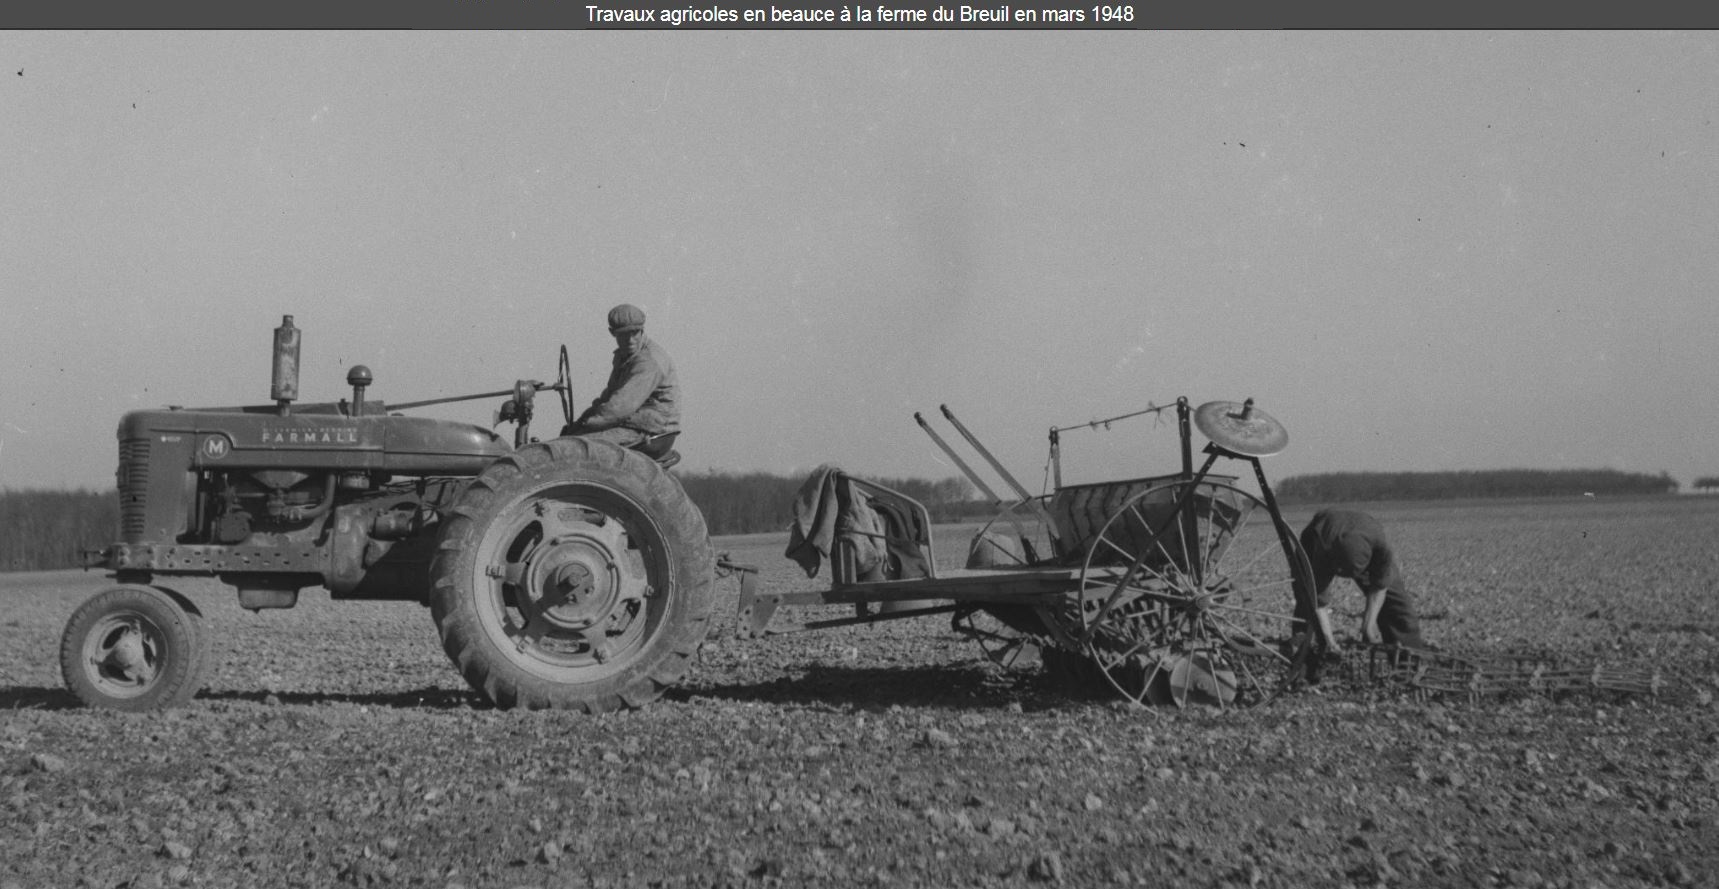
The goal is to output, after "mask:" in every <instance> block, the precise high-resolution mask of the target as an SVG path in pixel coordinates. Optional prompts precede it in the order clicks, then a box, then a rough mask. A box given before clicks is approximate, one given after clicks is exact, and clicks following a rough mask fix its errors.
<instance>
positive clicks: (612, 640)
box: [430, 438, 716, 712]
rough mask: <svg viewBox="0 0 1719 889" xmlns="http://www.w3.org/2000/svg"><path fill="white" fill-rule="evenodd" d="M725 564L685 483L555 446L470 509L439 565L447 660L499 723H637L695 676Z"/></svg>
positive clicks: (613, 451) (643, 464) (450, 520)
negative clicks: (546, 716) (636, 717)
mask: <svg viewBox="0 0 1719 889" xmlns="http://www.w3.org/2000/svg"><path fill="white" fill-rule="evenodd" d="M715 568H716V557H715V554H714V552H713V551H712V549H711V546H710V537H709V534H708V532H707V531H706V528H705V524H704V516H703V515H702V514H701V513H700V512H699V511H698V507H697V506H695V505H693V503H692V501H691V500H690V499H689V498H688V497H687V496H686V492H685V491H684V490H683V489H682V488H681V486H680V482H678V481H676V480H675V479H674V477H673V476H671V475H669V474H668V473H667V472H665V471H663V470H662V468H661V467H659V466H657V464H656V463H655V462H653V461H652V460H650V459H649V458H647V457H645V456H644V455H642V454H639V453H637V452H635V451H629V450H626V449H623V448H620V447H617V446H614V445H611V444H607V443H605V442H592V441H586V440H583V439H579V438H558V439H554V440H552V441H547V442H537V443H533V444H530V445H526V446H525V447H523V448H521V449H519V450H518V451H516V452H515V453H513V454H510V455H508V456H506V457H503V458H501V459H500V460H497V461H496V462H495V463H493V464H491V465H490V466H489V467H488V468H486V469H485V470H484V471H483V472H482V473H481V474H480V475H478V477H477V478H476V479H474V480H473V481H472V483H471V484H470V485H469V486H468V487H467V488H466V490H465V491H464V493H462V494H461V495H460V498H459V501H458V503H457V504H456V505H455V506H454V508H453V509H452V510H451V512H450V514H449V515H448V517H447V518H446V520H445V521H444V522H443V527H442V532H441V539H440V542H439V543H438V545H437V549H436V555H435V558H434V559H433V560H432V562H431V565H430V581H431V588H430V613H431V616H432V617H433V618H434V619H435V622H436V627H437V629H438V630H439V631H440V633H441V636H442V647H443V648H445V649H446V650H447V653H448V657H449V658H450V659H451V660H452V661H453V662H454V665H455V666H456V667H458V668H459V671H460V673H461V675H463V676H464V677H465V679H466V681H467V682H469V683H470V684H471V686H472V688H474V689H476V690H477V691H478V692H480V693H482V694H483V695H484V697H486V698H488V699H489V700H490V701H491V702H492V703H494V704H495V705H496V706H497V707H501V708H510V707H525V708H528V709H541V708H557V709H561V708H565V709H579V710H585V711H587V712H602V711H608V710H615V709H618V708H620V707H623V706H626V707H640V706H643V705H645V704H647V703H649V702H650V701H652V700H654V699H656V697H657V696H658V695H660V694H662V692H663V690H664V689H665V688H667V687H669V686H671V685H673V684H674V683H676V682H678V681H679V680H680V678H681V677H682V676H683V675H684V674H685V673H686V670H687V667H688V666H689V664H690V662H691V660H692V658H693V656H694V655H695V654H696V653H697V651H698V646H699V644H700V643H701V642H703V640H704V635H705V631H706V630H707V628H708V627H709V624H710V614H711V610H712V608H713V607H714V586H715Z"/></svg>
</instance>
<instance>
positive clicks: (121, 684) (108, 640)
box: [60, 584, 208, 713]
mask: <svg viewBox="0 0 1719 889" xmlns="http://www.w3.org/2000/svg"><path fill="white" fill-rule="evenodd" d="M207 660H208V658H207V656H206V652H205V650H204V644H203V633H202V628H201V627H200V626H199V623H198V615H197V612H196V611H195V610H194V609H193V608H191V607H190V606H189V603H187V602H186V601H184V600H182V599H180V598H179V597H178V596H177V595H175V594H172V593H170V592H168V591H166V590H163V589H159V588H156V587H150V586H141V585H134V584H128V585H125V586H118V587H114V588H113V589H110V590H105V591H103V592H100V593H97V594H96V595H94V596H92V597H90V598H89V599H88V600H87V601H85V602H84V603H83V604H82V605H80V606H78V609H77V610H76V611H74V612H72V616H71V619H70V620H68V621H66V629H65V632H64V633H62V634H61V636H60V674H61V675H62V676H63V677H64V678H65V681H66V687H67V688H68V689H70V690H71V692H72V694H74V695H76V696H77V697H78V700H80V701H83V702H84V703H85V704H87V705H89V706H91V707H102V708H106V709H109V710H124V711H127V712H132V713H141V712H146V711H150V710H162V709H166V708H169V707H177V706H180V705H182V704H184V703H186V702H187V701H190V700H191V699H192V698H193V697H195V696H196V694H197V692H198V691H199V690H201V689H202V687H203V673H204V665H205V664H206V663H207Z"/></svg>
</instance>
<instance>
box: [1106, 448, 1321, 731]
mask: <svg viewBox="0 0 1719 889" xmlns="http://www.w3.org/2000/svg"><path fill="white" fill-rule="evenodd" d="M1305 571H1306V569H1305V565H1304V562H1303V560H1302V559H1301V558H1300V554H1299V552H1298V551H1297V550H1295V549H1294V541H1293V540H1292V539H1288V538H1286V537H1285V536H1283V535H1280V534H1279V533H1278V529H1277V527H1276V526H1275V525H1274V523H1273V521H1272V518H1271V515H1270V511H1269V510H1268V509H1267V508H1266V507H1265V504H1264V503H1263V502H1262V501H1260V500H1259V499H1258V498H1256V497H1254V496H1253V495H1252V494H1249V493H1247V492H1245V491H1242V490H1240V489H1238V488H1235V487H1233V486H1230V485H1227V484H1221V483H1217V482H1200V483H1199V484H1195V483H1193V482H1191V481H1180V482H1174V483H1171V484H1168V485H1164V486H1161V487H1158V488H1154V489H1151V490H1148V491H1146V492H1144V493H1141V494H1138V495H1136V496H1135V497H1134V498H1133V499H1132V500H1130V501H1129V502H1128V503H1127V504H1125V505H1124V506H1123V507H1122V508H1121V509H1119V510H1117V511H1116V513H1115V514H1114V515H1113V516H1112V517H1111V519H1110V521H1108V522H1107V523H1106V524H1105V526H1104V528H1103V529H1102V530H1101V531H1100V533H1099V534H1098V535H1097V536H1096V537H1095V538H1094V541H1093V543H1092V545H1091V546H1089V548H1088V552H1087V557H1086V562H1085V564H1083V566H1082V568H1081V583H1080V591H1079V593H1078V595H1079V597H1080V606H1079V613H1080V616H1081V619H1082V624H1081V631H1082V635H1081V642H1082V644H1083V646H1084V647H1085V650H1086V652H1087V655H1088V657H1090V658H1091V660H1092V661H1093V662H1094V664H1095V665H1097V666H1098V668H1099V670H1100V672H1102V673H1103V674H1104V676H1105V678H1106V679H1107V680H1108V681H1109V684H1110V685H1111V686H1112V687H1113V688H1114V689H1115V690H1116V691H1117V692H1119V693H1121V694H1122V695H1123V696H1124V697H1125V698H1127V699H1128V700H1130V701H1133V702H1135V703H1140V704H1165V703H1173V704H1175V705H1177V706H1185V705H1187V704H1192V703H1199V704H1207V705H1212V706H1218V707H1249V706H1254V705H1257V704H1260V703H1263V702H1265V701H1266V700H1269V699H1270V698H1271V697H1273V696H1274V695H1275V694H1277V692H1278V691H1279V690H1281V688H1282V687H1283V686H1284V685H1285V683H1286V682H1287V681H1289V680H1290V679H1291V678H1292V674H1293V671H1294V670H1295V669H1296V667H1297V666H1298V663H1297V658H1296V650H1297V646H1298V645H1299V644H1301V643H1300V642H1299V641H1298V640H1299V639H1304V638H1305V637H1306V635H1307V634H1306V632H1305V631H1304V630H1305V628H1303V627H1302V626H1301V625H1300V621H1299V619H1298V618H1297V614H1298V609H1297V596H1298V595H1305V591H1306V590H1308V589H1309V588H1310V581H1309V579H1308V578H1306V577H1305V576H1303V575H1304V574H1305Z"/></svg>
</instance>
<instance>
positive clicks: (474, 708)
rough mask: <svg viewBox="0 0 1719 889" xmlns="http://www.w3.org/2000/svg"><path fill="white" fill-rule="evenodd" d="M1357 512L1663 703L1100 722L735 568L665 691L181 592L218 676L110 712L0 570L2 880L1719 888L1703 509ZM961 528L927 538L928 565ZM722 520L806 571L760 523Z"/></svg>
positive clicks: (1535, 646)
mask: <svg viewBox="0 0 1719 889" xmlns="http://www.w3.org/2000/svg"><path fill="white" fill-rule="evenodd" d="M1371 509H1372V511H1373V512H1374V513H1375V514H1377V515H1378V516H1379V517H1380V518H1381V519H1382V520H1383V521H1384V522H1385V524H1386V527H1387V529H1389V530H1390V532H1391V534H1392V536H1393V538H1394V540H1395V542H1396V544H1397V547H1398V549H1399V550H1400V552H1401V553H1402V556H1403V559H1404V562H1405V565H1404V567H1405V569H1406V571H1407V574H1408V577H1409V580H1410V584H1411V586H1412V587H1413V588H1414V590H1415V591H1416V593H1417V595H1418V596H1419V600H1420V608H1421V611H1422V612H1423V615H1424V616H1425V621H1424V627H1425V630H1426V635H1427V636H1428V638H1429V639H1430V640H1431V641H1433V642H1435V643H1437V644H1439V645H1441V646H1443V647H1444V648H1445V649H1446V650H1447V651H1451V652H1455V653H1464V654H1474V655H1484V654H1501V653H1508V652H1514V651H1534V652H1550V653H1555V654H1558V655H1560V656H1563V657H1565V658H1567V659H1569V660H1571V661H1573V662H1576V663H1581V664H1589V665H1591V664H1596V663H1598V664H1603V665H1607V666H1610V667H1615V668H1625V669H1658V670H1659V671H1661V673H1662V675H1663V676H1664V677H1665V679H1666V680H1667V683H1668V684H1667V686H1666V688H1665V690H1664V691H1663V692H1662V693H1661V694H1660V695H1659V696H1658V697H1649V696H1625V695H1618V694H1614V693H1608V692H1584V693H1574V694H1565V695H1562V696H1559V697H1556V698H1548V697H1545V696H1540V695H1534V694H1529V693H1518V694H1511V695H1502V696H1490V697H1486V698H1483V699H1480V700H1468V699H1466V698H1462V697H1448V698H1432V699H1422V698H1417V697H1415V696H1413V695H1409V694H1405V693H1402V692H1399V691H1390V690H1385V689H1381V688H1378V687H1376V686H1373V685H1370V684H1369V683H1366V682H1362V681H1359V680H1345V681H1332V682H1329V683H1326V684H1325V685H1324V686H1322V687H1320V688H1319V689H1317V690H1314V691H1308V692H1303V693H1300V694H1297V695H1295V696H1293V697H1290V698H1284V699H1279V700H1277V701H1274V702H1272V703H1270V704H1268V705H1267V706H1265V707H1262V708H1260V709H1257V710H1252V711H1246V712H1215V711H1210V710H1194V709H1190V710H1187V711H1180V712H1167V713H1158V712H1155V711H1147V710H1129V709H1125V708H1122V707H1119V706H1115V705H1114V704H1112V703H1111V702H1110V701H1109V700H1108V699H1107V698H1106V697H1104V696H1101V695H1089V694H1082V693H1081V691H1080V690H1079V689H1070V688H1065V687H1062V686H1059V685H1058V684H1056V683H1055V682H1053V681H1051V680H1050V679H1047V678H1044V677H1042V676H1038V675H1035V674H1030V673H1029V674H1027V675H1024V676H1017V675H1006V674H1003V673H1000V672H999V671H997V670H996V669H995V668H993V667H991V666H990V665H989V664H987V663H986V662H984V661H983V660H981V659H980V658H979V657H978V655H979V650H978V648H977V647H976V646H974V645H973V644H972V643H970V642H968V641H965V640H963V639H961V638H959V637H957V636H955V635H954V634H953V633H951V632H950V629H949V626H948V623H947V621H946V620H940V619H935V618H927V619H916V620H910V621H902V622H897V623H892V624H882V625H876V626H868V627H857V628H844V629H835V630H828V631H822V632H817V633H807V634H799V635H791V636H781V637H774V638H770V639H763V640H751V639H742V638H739V637H738V636H737V634H736V633H735V631H734V620H733V613H734V607H733V606H734V597H735V595H736V591H737V587H736V584H735V582H734V581H733V580H731V579H730V580H724V581H721V582H720V584H721V589H720V591H721V594H722V596H723V600H722V601H723V604H722V605H721V606H720V608H719V619H718V621H717V622H716V625H715V627H714V629H713V632H712V634H711V637H710V639H709V641H708V643H707V644H706V646H705V648H704V650H703V652H702V654H701V656H700V659H699V662H698V663H697V664H696V665H695V667H694V669H693V672H692V674H691V675H690V676H689V677H688V680H687V681H686V683H685V684H684V685H683V686H682V687H681V688H679V689H677V690H675V691H674V692H673V693H671V694H670V695H668V696H667V697H666V698H665V699H663V700H661V701H658V702H657V703H655V704H653V705H651V706H649V707H646V708H644V709H642V710H638V711H632V712H625V713H618V714H610V715H606V716H596V717H591V716H578V715H572V714H564V713H542V712H535V713H533V712H500V711H496V710H493V709H490V708H487V707H485V706H482V705H481V704H480V702H479V701H478V700H477V699H476V698H475V697H474V696H473V695H472V694H470V693H469V692H468V691H467V690H466V688H465V687H464V685H463V683H462V682H461V680H460V678H459V676H458V675H457V674H456V673H455V672H454V670H453V668H452V667H451V666H450V665H449V664H448V663H447V661H446V659H445V657H444V656H443V654H442V652H441V649H440V647H439V644H438V643H437V640H436V635H435V631H434V629H433V627H432V626H431V624H430V619H429V615H428V612H427V611H426V610H425V609H423V608H421V607H419V606H416V605H412V604H393V603H333V602H330V601H329V600H328V598H327V596H326V594H325V593H322V592H321V591H317V590H309V591H306V593H305V595H304V596H303V597H302V599H301V602H300V605H299V607H297V608H296V609H292V610H287V611H265V612H262V613H258V614H252V613H250V612H246V611H243V610H241V609H240V608H238V607H237V604H236V603H235V602H234V600H233V597H232V596H231V594H229V593H223V592H221V591H219V590H214V589H210V588H201V587H193V586H187V587H183V588H181V591H182V592H185V593H187V594H188V595H190V596H191V597H192V598H193V599H195V600H196V601H197V602H198V603H199V605H200V606H201V607H202V608H203V609H204V611H205V613H206V615H207V620H206V624H205V625H206V627H207V630H208V632H207V635H208V637H209V638H211V639H212V640H213V641H214V646H215V652H214V656H215V657H216V658H217V663H216V666H215V667H214V669H213V670H212V671H211V674H210V681H209V683H208V686H207V688H206V689H205V690H204V691H203V693H202V694H201V695H200V696H199V697H198V698H197V699H196V700H195V701H194V702H193V703H192V704H191V705H190V706H189V707H186V708H183V709H180V710H176V711H170V712H166V713H161V714H153V715H144V716H126V715H119V714H114V713H107V712H93V711H89V710H85V709H81V708H79V707H78V706H77V705H76V703H75V701H74V700H73V699H72V698H71V696H70V695H69V694H67V693H66V692H64V691H63V690H62V688H61V683H60V679H59V674H58V666H57V650H58V642H59V633H60V630H61V627H62V625H63V623H64V622H65V620H66V618H67V617H68V616H69V615H70V614H71V612H72V610H73V609H74V608H75V607H76V606H77V604H78V603H79V602H80V601H81V600H82V599H83V598H84V597H86V596H87V595H89V594H91V593H93V592H95V591H97V590H99V589H101V588H102V587H103V586H104V583H105V580H104V578H102V577H101V576H100V575H99V574H95V573H90V574H83V573H79V572H64V573H53V574H25V575H0V641H3V645H0V709H3V710H4V711H5V712H4V714H3V715H0V815H3V817H0V887H5V889H10V887H13V886H17V887H38V886H92V887H119V886H129V887H145V886H173V885H186V886H211V887H227V886H233V887H272V886H307V887H310V886H316V887H320V886H330V885H357V886H432V887H452V886H466V887H492V886H494V887H545V889H547V887H561V886H579V887H585V886H617V887H634V886H638V887H646V886H700V887H704V886H754V885H757V886H802V885H830V886H850V885H893V886H940V887H941V886H991V885H1015V884H1031V883H1049V884H1063V885H1070V886H1089V885H1154V886H1168V885H1174V886H1246V887H1262V886H1268V887H1308V886H1351V885H1353V886H1378V885H1384V886H1452V887H1456V886H1461V887H1470V886H1523V887H1540V886H1553V887H1583V889H1586V887H1591V886H1604V887H1626V886H1660V885H1687V886H1713V885H1719V721H1716V719H1715V716H1716V712H1715V708H1714V705H1713V699H1714V693H1715V692H1716V691H1719V641H1716V638H1715V637H1716V635H1719V497H1714V498H1701V497H1676V498H1657V499H1641V500H1624V501H1605V500H1592V499H1584V500H1580V501H1556V502H1543V503H1540V502H1536V503H1494V504H1480V505H1475V504H1465V505H1414V506H1390V507H1387V506H1378V507H1373V508H1371ZM1305 518H1306V512H1305V511H1302V512H1299V513H1296V512H1292V513H1291V515H1290V520H1291V522H1292V523H1294V524H1296V525H1298V526H1299V524H1300V523H1301V522H1302V521H1304V520H1305ZM969 531H970V529H958V528H944V527H939V528H938V529H937V534H938V537H939V541H940V544H941V546H940V555H939V561H940V563H941V564H945V565H959V564H960V563H961V561H962V558H963V557H964V553H965V545H966V537H967V533H968V532H969ZM716 543H717V549H718V550H719V551H727V552H730V553H732V554H733V556H734V558H735V559H736V561H741V562H750V563H754V564H757V565H760V566H761V567H763V568H764V570H765V573H764V576H763V581H764V583H765V584H766V585H767V586H768V587H769V588H770V589H775V590H790V589H802V590H811V589H817V588H819V587H820V585H822V584H823V583H824V582H825V581H824V579H823V578H822V577H820V578H817V579H808V578H806V577H805V576H804V574H803V573H802V572H800V570H799V568H798V567H797V566H795V565H794V564H793V563H792V562H789V561H788V560H786V559H784V558H783V557H782V555H781V553H782V548H783V546H784V544H785V535H765V536H758V537H747V538H727V539H719V540H717V541H716ZM1345 596H1346V598H1344V599H1342V600H1340V602H1339V610H1340V611H1344V610H1345V609H1346V613H1344V614H1343V615H1342V617H1341V621H1342V624H1343V625H1342V626H1340V627H1339V628H1340V629H1342V630H1345V631H1352V626H1350V625H1351V624H1352V623H1353V621H1354V619H1355V618H1356V617H1357V616H1358V615H1359V603H1360V600H1359V596H1358V595H1356V594H1355V593H1354V591H1353V589H1352V588H1350V589H1348V590H1346V592H1345Z"/></svg>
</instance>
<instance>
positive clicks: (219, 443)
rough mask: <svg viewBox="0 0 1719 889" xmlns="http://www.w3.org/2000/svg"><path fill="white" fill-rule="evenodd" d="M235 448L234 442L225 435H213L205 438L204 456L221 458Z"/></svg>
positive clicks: (215, 458)
mask: <svg viewBox="0 0 1719 889" xmlns="http://www.w3.org/2000/svg"><path fill="white" fill-rule="evenodd" d="M232 450H233V443H232V442H230V441H228V440H227V436H225V435H211V436H209V437H208V438H205V439H203V456H205V457H207V458H209V459H211V460H220V459H223V458H225V457H226V456H227V454H228V453H229V452H230V451H232Z"/></svg>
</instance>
